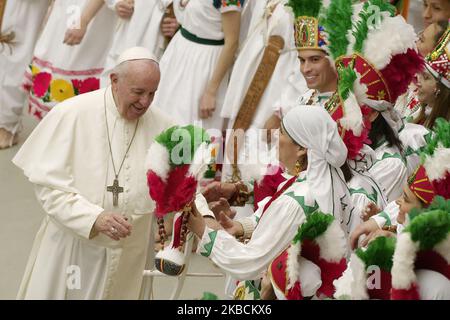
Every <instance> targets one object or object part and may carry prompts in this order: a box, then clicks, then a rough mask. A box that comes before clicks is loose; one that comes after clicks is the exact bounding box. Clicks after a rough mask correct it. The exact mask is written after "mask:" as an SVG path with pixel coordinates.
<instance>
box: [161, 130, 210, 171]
mask: <svg viewBox="0 0 450 320" xmlns="http://www.w3.org/2000/svg"><path fill="white" fill-rule="evenodd" d="M155 141H156V142H157V143H159V144H161V145H163V146H164V147H166V149H167V151H168V152H169V161H170V166H171V167H172V168H173V167H176V166H182V165H187V164H189V165H190V164H191V163H192V159H193V158H194V155H195V151H197V149H198V147H199V146H200V145H201V144H202V143H203V142H206V143H208V144H209V143H210V141H211V139H210V137H209V135H208V133H207V132H206V130H205V129H203V128H200V127H196V126H193V125H188V126H184V127H180V126H173V127H171V128H169V129H167V130H164V131H163V132H162V133H161V134H160V135H158V136H157V137H156V138H155ZM175 147H177V148H179V149H180V152H179V153H178V154H177V156H179V157H177V158H179V159H177V160H182V162H181V163H177V164H175V163H173V160H174V159H172V150H173V149H174V148H175ZM184 149H190V156H189V157H185V156H184V154H183V152H184Z"/></svg>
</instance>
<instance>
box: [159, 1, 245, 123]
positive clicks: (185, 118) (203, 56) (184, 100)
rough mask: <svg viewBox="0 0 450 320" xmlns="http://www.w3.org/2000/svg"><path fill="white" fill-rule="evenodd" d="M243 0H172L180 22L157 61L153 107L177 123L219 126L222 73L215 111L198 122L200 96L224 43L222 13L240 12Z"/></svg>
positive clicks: (222, 94) (225, 84) (222, 97)
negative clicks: (158, 75)
mask: <svg viewBox="0 0 450 320" xmlns="http://www.w3.org/2000/svg"><path fill="white" fill-rule="evenodd" d="M243 2H244V1H243V0H223V1H220V0H190V1H189V0H176V1H174V6H175V14H176V15H177V19H178V20H179V21H180V22H181V24H182V29H181V30H180V31H178V32H177V34H176V35H175V36H174V38H173V39H172V40H171V42H170V44H169V46H168V47H167V49H166V51H165V53H164V55H163V57H162V59H161V62H160V68H161V82H160V84H159V88H158V91H157V93H156V96H155V100H154V101H153V106H155V107H157V108H161V109H162V110H164V111H165V112H166V113H167V114H170V115H171V116H172V117H173V119H174V120H175V121H176V122H177V123H179V124H180V125H184V124H189V123H195V122H197V124H198V125H199V126H202V127H203V128H205V129H210V128H215V129H218V130H221V129H222V125H223V119H222V118H221V116H220V113H221V109H222V104H223V101H224V97H225V92H226V89H227V83H228V75H226V76H225V77H224V79H223V81H222V83H221V85H220V87H219V89H218V91H217V95H216V110H215V112H214V115H213V116H212V117H211V118H208V119H206V120H205V119H204V120H203V121H202V122H201V123H199V121H200V117H199V107H200V99H201V97H202V95H203V93H204V92H205V89H206V86H207V84H208V82H209V81H210V79H211V78H212V75H213V73H214V70H215V68H216V65H217V63H218V61H219V57H220V54H221V52H222V48H223V44H224V33H223V30H222V14H223V13H226V12H229V11H241V8H242V5H243Z"/></svg>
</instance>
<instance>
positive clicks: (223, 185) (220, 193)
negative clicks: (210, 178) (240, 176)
mask: <svg viewBox="0 0 450 320" xmlns="http://www.w3.org/2000/svg"><path fill="white" fill-rule="evenodd" d="M236 191H237V189H236V186H235V185H234V184H233V183H228V182H218V181H214V182H212V183H210V184H208V185H207V186H206V187H205V189H203V191H202V194H203V196H204V197H205V199H206V201H207V202H208V203H209V202H213V201H219V200H220V198H225V200H229V199H231V198H232V197H233V196H234V194H235V193H236Z"/></svg>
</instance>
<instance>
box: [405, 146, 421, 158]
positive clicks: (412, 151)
mask: <svg viewBox="0 0 450 320" xmlns="http://www.w3.org/2000/svg"><path fill="white" fill-rule="evenodd" d="M413 154H419V150H416V149H413V148H411V146H408V147H407V148H406V150H405V151H404V152H403V155H404V157H405V158H406V157H409V156H412V155H413Z"/></svg>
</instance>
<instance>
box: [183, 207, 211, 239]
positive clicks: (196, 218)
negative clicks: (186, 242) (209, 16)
mask: <svg viewBox="0 0 450 320" xmlns="http://www.w3.org/2000/svg"><path fill="white" fill-rule="evenodd" d="M187 227H188V229H189V230H190V231H191V232H193V233H194V234H195V235H196V236H197V237H199V238H200V239H201V238H202V237H203V233H204V232H205V227H206V223H205V219H204V218H203V216H202V215H201V213H200V212H199V211H198V209H197V207H196V205H195V201H194V202H193V203H192V211H191V214H190V215H189V219H188V223H187Z"/></svg>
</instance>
